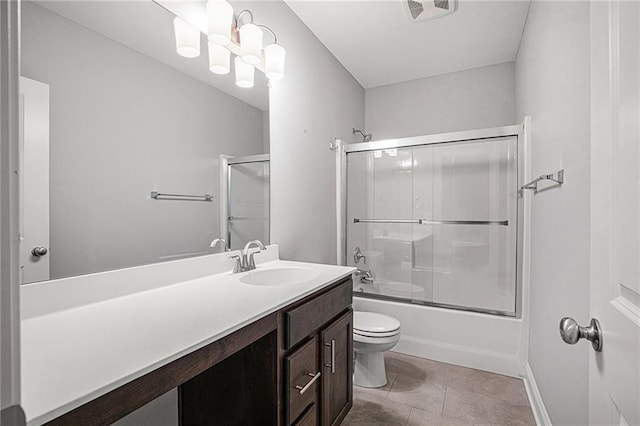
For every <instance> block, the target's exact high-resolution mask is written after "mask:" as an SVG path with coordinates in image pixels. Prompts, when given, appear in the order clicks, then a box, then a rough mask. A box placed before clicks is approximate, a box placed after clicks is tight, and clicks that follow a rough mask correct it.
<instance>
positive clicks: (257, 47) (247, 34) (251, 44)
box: [236, 10, 263, 65]
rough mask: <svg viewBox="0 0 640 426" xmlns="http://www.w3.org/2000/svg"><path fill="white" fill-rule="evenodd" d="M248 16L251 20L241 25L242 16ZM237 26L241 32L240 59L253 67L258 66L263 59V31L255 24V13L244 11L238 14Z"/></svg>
mask: <svg viewBox="0 0 640 426" xmlns="http://www.w3.org/2000/svg"><path fill="white" fill-rule="evenodd" d="M245 14H248V15H249V16H250V17H251V20H250V21H249V22H247V23H246V24H241V19H242V16H243V15H245ZM236 22H237V23H236V26H237V27H238V31H239V32H240V57H241V58H242V60H243V61H244V62H245V63H247V64H251V65H256V64H257V63H258V62H260V58H261V57H262V36H263V34H262V30H261V29H260V27H258V26H257V25H256V24H254V23H253V13H251V11H249V10H243V11H242V12H240V13H239V14H238V18H237V19H236Z"/></svg>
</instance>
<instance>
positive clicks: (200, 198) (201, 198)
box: [151, 191, 213, 201]
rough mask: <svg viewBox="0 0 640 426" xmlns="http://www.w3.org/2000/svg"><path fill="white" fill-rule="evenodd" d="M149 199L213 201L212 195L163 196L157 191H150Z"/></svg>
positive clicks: (163, 194)
mask: <svg viewBox="0 0 640 426" xmlns="http://www.w3.org/2000/svg"><path fill="white" fill-rule="evenodd" d="M151 198H153V199H154V200H185V201H213V195H210V194H204V195H188V194H165V193H161V192H158V191H151Z"/></svg>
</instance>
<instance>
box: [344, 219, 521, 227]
mask: <svg viewBox="0 0 640 426" xmlns="http://www.w3.org/2000/svg"><path fill="white" fill-rule="evenodd" d="M353 223H405V224H414V225H501V226H509V221H508V220H431V219H357V218H354V219H353Z"/></svg>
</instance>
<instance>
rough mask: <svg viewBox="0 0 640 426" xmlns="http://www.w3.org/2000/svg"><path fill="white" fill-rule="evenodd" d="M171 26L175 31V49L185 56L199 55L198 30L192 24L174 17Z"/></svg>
mask: <svg viewBox="0 0 640 426" xmlns="http://www.w3.org/2000/svg"><path fill="white" fill-rule="evenodd" d="M173 28H174V30H175V32H176V51H177V52H178V55H180V56H184V57H185V58H197V57H198V56H200V31H198V29H197V28H196V27H194V26H193V25H191V24H189V23H187V22H185V21H183V20H182V19H180V18H178V17H175V18H174V19H173Z"/></svg>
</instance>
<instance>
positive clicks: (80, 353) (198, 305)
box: [21, 257, 354, 425]
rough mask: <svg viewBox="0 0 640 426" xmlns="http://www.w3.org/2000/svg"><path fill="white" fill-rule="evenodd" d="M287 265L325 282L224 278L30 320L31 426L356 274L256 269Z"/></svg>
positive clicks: (26, 368)
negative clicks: (280, 282)
mask: <svg viewBox="0 0 640 426" xmlns="http://www.w3.org/2000/svg"><path fill="white" fill-rule="evenodd" d="M225 259H226V257H225ZM281 267H303V268H309V269H313V270H315V271H317V272H318V276H317V277H316V278H314V279H312V280H310V281H308V282H304V283H301V284H291V285H281V286H255V285H248V284H243V283H241V282H240V281H239V277H241V276H243V275H246V274H250V273H252V272H245V273H242V274H232V273H230V272H223V273H218V274H215V275H208V276H204V277H200V278H196V279H192V280H188V281H183V282H177V283H175V284H169V285H167V284H166V283H165V284H164V285H162V286H160V287H158V288H150V289H149V288H147V289H145V290H143V291H139V292H136V293H132V294H125V295H121V296H118V297H114V298H105V299H104V300H99V301H98V302H95V303H91V304H85V305H80V306H73V307H71V308H69V309H62V310H58V311H54V312H46V313H45V314H42V315H34V316H30V317H28V318H24V319H23V320H22V328H21V343H22V347H21V352H22V358H21V361H22V366H21V374H22V407H23V408H24V410H25V412H26V415H27V421H28V424H29V425H40V424H42V423H45V422H47V421H49V420H52V419H54V418H55V417H57V416H59V415H61V414H64V413H66V412H68V411H70V410H72V409H74V408H76V407H78V406H80V405H82V404H84V403H86V402H88V401H91V400H92V399H94V398H96V397H98V396H100V395H103V394H105V393H107V392H109V391H111V390H113V389H115V388H117V387H119V386H121V385H123V384H125V383H127V382H129V381H131V380H133V379H136V378H138V377H140V376H142V375H144V374H146V373H148V372H150V371H152V370H155V369H156V368H158V367H160V366H162V365H165V364H167V363H169V362H171V361H173V360H175V359H178V358H180V357H181V356H184V355H186V354H188V353H190V352H193V351H194V350H196V349H199V348H201V347H203V346H206V345H207V344H209V343H211V342H214V341H216V340H218V339H220V338H222V337H224V336H227V335H229V334H231V333H232V332H234V331H236V330H238V329H240V328H242V327H244V326H245V325H248V324H250V323H252V322H253V321H256V320H257V319H260V318H262V317H264V316H266V315H268V314H270V313H272V312H275V311H277V310H278V309H280V308H282V307H284V306H287V305H288V304H290V303H292V302H295V301H296V300H299V299H301V298H303V297H304V296H307V295H309V294H311V293H313V292H314V291H317V290H319V289H321V288H323V287H325V286H326V285H328V284H329V283H332V282H335V281H336V280H338V279H341V278H343V277H346V276H348V275H350V274H351V273H352V272H353V270H354V268H350V267H343V266H331V265H320V264H312V263H301V262H289V261H282V260H273V261H269V262H266V263H262V264H259V265H258V267H257V269H256V270H263V269H271V268H281ZM107 274H108V273H107ZM43 294H46V292H44V293H43ZM30 297H31V298H34V296H33V295H31V296H30ZM41 302H42V301H40V303H41Z"/></svg>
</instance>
